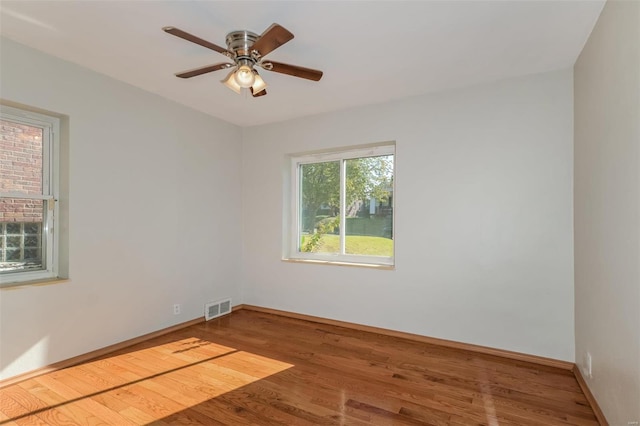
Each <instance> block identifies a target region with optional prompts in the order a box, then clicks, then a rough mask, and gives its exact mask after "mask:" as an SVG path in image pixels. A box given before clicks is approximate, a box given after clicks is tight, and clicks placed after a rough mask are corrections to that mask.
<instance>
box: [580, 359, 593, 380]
mask: <svg viewBox="0 0 640 426" xmlns="http://www.w3.org/2000/svg"><path fill="white" fill-rule="evenodd" d="M582 373H583V374H584V375H585V376H586V377H587V378H589V379H591V378H592V377H593V370H592V362H591V354H590V353H589V352H587V353H586V354H584V360H583V365H582Z"/></svg>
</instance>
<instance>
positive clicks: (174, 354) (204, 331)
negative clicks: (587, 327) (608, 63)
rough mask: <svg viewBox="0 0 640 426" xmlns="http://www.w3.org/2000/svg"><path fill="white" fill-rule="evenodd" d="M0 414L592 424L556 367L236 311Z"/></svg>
mask: <svg viewBox="0 0 640 426" xmlns="http://www.w3.org/2000/svg"><path fill="white" fill-rule="evenodd" d="M0 424H2V426H4V425H11V426H14V425H27V424H46V425H91V426H93V425H102V424H104V425H116V426H120V425H123V426H125V425H143V424H145V425H158V426H166V425H211V426H215V425H240V424H242V425H245V424H246V425H260V426H265V425H323V424H324V425H356V426H364V425H387V424H394V425H434V426H456V425H458V426H460V425H465V426H468V425H483V426H494V425H500V426H527V425H531V426H553V425H564V426H568V425H573V426H594V425H597V424H598V422H597V420H596V418H595V415H594V413H593V411H592V410H591V408H590V406H589V404H588V402H587V400H586V398H585V396H584V394H583V393H582V391H581V389H580V387H579V385H578V383H577V381H576V379H575V377H573V375H572V374H571V373H570V372H568V371H565V370H560V369H556V368H553V367H549V366H540V365H537V364H531V363H528V362H525V361H514V360H509V359H505V358H500V357H498V356H494V355H488V354H478V353H474V352H470V351H465V350H460V349H453V348H447V347H442V346H436V345H432V344H428V343H421V342H416V341H410V340H406V339H402V338H399V337H394V336H385V335H378V334H375V333H370V332H366V331H363V330H352V329H348V328H344V327H338V326H333V325H327V324H318V323H314V322H311V321H305V320H298V319H293V318H286V317H281V316H278V315H272V314H269V313H261V312H255V311H246V310H240V311H237V312H233V313H232V314H230V315H228V316H225V317H221V318H218V319H215V320H212V321H209V322H206V323H199V324H196V325H193V326H190V327H188V328H184V329H181V330H176V331H174V332H171V333H168V334H165V335H162V336H159V337H157V338H154V339H151V340H149V341H145V342H142V343H139V344H137V345H135V346H131V347H129V348H124V349H120V350H118V351H116V352H113V353H111V354H108V355H103V356H101V357H99V358H97V359H94V360H91V361H88V362H85V363H83V364H80V365H77V366H75V367H70V368H66V369H64V370H59V371H55V372H51V373H48V374H45V375H42V376H38V377H34V378H32V379H28V380H25V381H23V382H20V383H17V384H14V385H12V386H9V387H6V388H3V389H0Z"/></svg>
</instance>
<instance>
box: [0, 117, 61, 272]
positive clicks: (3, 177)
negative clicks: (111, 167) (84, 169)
mask: <svg viewBox="0 0 640 426" xmlns="http://www.w3.org/2000/svg"><path fill="white" fill-rule="evenodd" d="M58 128H59V120H58V119H57V118H55V117H50V116H47V115H43V114H37V113H33V112H29V111H24V110H21V109H17V108H11V107H7V106H4V105H3V106H1V107H0V162H1V164H2V173H1V174H0V284H5V283H15V282H22V281H31V280H39V279H46V278H52V277H55V276H56V275H57V253H56V243H57V236H56V233H55V232H54V229H55V226H54V225H55V217H56V213H57V212H56V210H57V209H56V201H55V199H56V196H57V187H56V186H57V185H56V184H57V177H56V173H55V172H56V171H57V170H56V167H55V164H56V161H55V160H56V158H57V155H56V153H57V151H56V148H57V144H56V139H55V138H56V135H58V134H59V132H58Z"/></svg>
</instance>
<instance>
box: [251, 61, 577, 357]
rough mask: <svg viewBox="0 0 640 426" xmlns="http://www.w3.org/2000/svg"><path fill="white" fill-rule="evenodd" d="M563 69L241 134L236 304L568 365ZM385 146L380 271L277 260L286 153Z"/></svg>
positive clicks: (568, 82)
mask: <svg viewBox="0 0 640 426" xmlns="http://www.w3.org/2000/svg"><path fill="white" fill-rule="evenodd" d="M572 84H573V82H572V72H571V70H564V71H558V72H552V73H546V74H539V75H534V76H529V77H525V78H519V79H515V80H509V81H503V82H499V83H495V84H490V85H485V86H480V87H473V88H467V89H462V90H457V91H449V92H444V93H441V94H435V95H430V96H421V97H416V98H411V99H406V100H402V101H399V102H394V103H388V104H383V105H375V106H369V107H363V108H357V109H353V110H347V111H341V112H336V113H330V114H326V115H321V116H315V117H310V118H306V119H300V120H295V121H288V122H284V123H278V124H272V125H265V126H259V127H252V128H246V129H244V130H243V150H244V154H243V171H244V173H243V205H244V209H243V215H244V220H243V223H244V238H243V240H244V252H243V258H244V261H243V271H244V273H243V285H244V288H243V301H244V302H245V303H248V304H255V305H260V306H266V307H270V308H276V309H283V310H287V311H294V312H299V313H304V314H309V315H316V316H321V317H328V318H332V319H338V320H343V321H350V322H355V323H360V324H367V325H372V326H377V327H384V328H389V329H394V330H402V331H406V332H411V333H417V334H423V335H427V336H433V337H439V338H444V339H451V340H456V341H461V342H468V343H474V344H479V345H486V346H491V347H496V348H503V349H507V350H513V351H519V352H525V353H530V354H535V355H541V356H546V357H552V358H557V359H563V360H568V361H573V359H574V329H573V328H574V324H573V309H572V307H573V236H572V227H573V219H572V215H573V212H572V173H573V165H572V142H573V128H572V127H573V126H572V123H573V115H572V102H573V92H572V90H573V89H572ZM389 140H395V141H397V147H396V149H397V151H396V152H397V163H396V164H397V187H396V194H395V198H396V222H395V223H396V226H395V238H396V265H397V267H396V269H395V270H393V271H380V270H372V269H364V268H354V267H339V266H326V265H309V264H296V263H288V262H283V261H281V258H282V239H283V238H282V235H283V230H282V228H283V224H282V222H283V220H282V217H283V193H284V191H283V182H285V181H286V179H287V177H286V175H287V171H288V164H286V158H285V157H286V155H287V154H291V153H300V152H304V151H309V150H317V149H324V148H333V147H341V146H348V145H354V144H363V143H372V142H380V141H389Z"/></svg>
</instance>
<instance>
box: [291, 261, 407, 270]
mask: <svg viewBox="0 0 640 426" xmlns="http://www.w3.org/2000/svg"><path fill="white" fill-rule="evenodd" d="M282 261H283V262H290V263H307V264H311V265H334V266H352V267H356V268H370V269H381V270H385V271H393V270H395V269H396V267H395V265H375V264H372V263H353V262H340V261H335V260H316V259H289V258H284V259H282Z"/></svg>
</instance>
